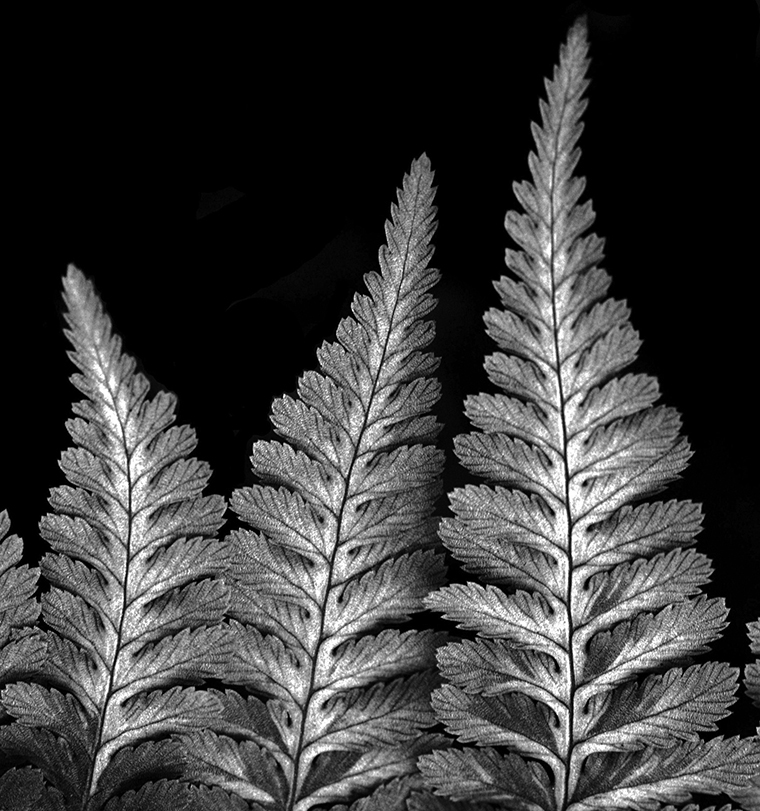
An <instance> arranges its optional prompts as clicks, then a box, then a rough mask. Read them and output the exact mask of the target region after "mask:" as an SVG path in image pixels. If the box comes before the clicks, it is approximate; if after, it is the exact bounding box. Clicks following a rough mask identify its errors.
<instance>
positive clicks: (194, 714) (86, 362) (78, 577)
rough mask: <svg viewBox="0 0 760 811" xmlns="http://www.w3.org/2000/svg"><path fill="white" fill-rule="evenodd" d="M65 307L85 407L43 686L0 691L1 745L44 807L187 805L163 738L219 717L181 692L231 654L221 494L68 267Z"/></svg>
mask: <svg viewBox="0 0 760 811" xmlns="http://www.w3.org/2000/svg"><path fill="white" fill-rule="evenodd" d="M64 301H65V304H66V307H67V312H66V314H65V318H66V322H67V324H68V326H69V329H68V330H66V335H67V337H68V338H69V340H70V341H71V343H72V345H73V347H74V349H73V351H71V352H69V357H70V358H71V360H72V361H73V362H74V364H75V365H76V366H77V367H78V369H79V373H77V374H74V375H73V376H72V378H71V381H72V383H73V384H74V385H75V386H76V388H77V389H79V391H80V392H81V393H82V394H84V395H85V399H84V400H81V401H79V402H76V403H74V406H73V409H74V413H75V414H76V417H75V418H74V419H70V420H68V421H67V423H66V427H67V429H68V431H69V434H70V435H71V437H72V439H73V440H74V443H75V447H73V448H70V449H69V450H67V451H65V452H64V453H63V455H62V457H61V462H60V464H61V468H62V470H63V472H64V474H65V476H66V478H67V479H68V481H69V485H64V486H61V487H56V488H53V489H52V490H51V493H50V504H51V507H52V508H53V510H54V512H53V513H51V514H48V515H46V516H45V517H43V519H42V521H41V522H40V530H41V533H42V536H43V538H45V540H46V541H47V542H48V543H49V544H50V547H51V550H52V551H51V552H48V553H47V554H46V555H45V556H44V557H43V559H42V561H41V569H42V573H43V575H44V577H45V578H46V579H47V580H48V582H49V583H50V584H51V586H52V587H51V588H50V590H49V591H47V592H46V593H45V594H43V596H42V619H43V621H44V623H45V625H46V626H47V628H48V629H49V630H48V631H47V633H46V639H47V643H48V657H47V661H46V664H45V668H44V671H43V678H42V679H41V681H40V683H17V684H11V685H10V686H9V687H7V688H6V689H5V691H4V692H3V695H2V700H3V705H4V707H5V709H6V710H7V711H8V712H9V713H10V715H12V716H13V717H14V718H15V719H17V720H16V722H15V723H13V724H11V725H9V726H6V727H4V728H3V729H2V730H1V731H0V748H1V749H2V751H3V752H4V754H5V756H7V757H13V758H17V759H18V760H19V762H21V761H25V762H31V763H32V764H33V765H34V766H35V767H37V768H38V769H39V770H40V771H41V774H42V775H43V776H44V781H45V784H44V787H43V789H42V795H41V797H40V801H44V802H45V803H49V804H50V805H49V806H48V805H45V807H53V808H64V807H65V808H66V809H67V810H68V811H75V810H76V811H80V810H81V811H96V809H101V808H105V807H106V805H107V804H108V808H109V809H111V808H119V809H126V808H134V809H153V808H155V809H165V808H169V807H174V806H175V805H176V806H178V807H185V804H186V803H187V802H189V801H190V799H192V797H193V795H194V793H196V792H195V790H194V789H192V788H191V787H190V786H188V785H187V784H185V783H181V782H178V781H176V780H167V779H166V778H178V777H180V776H181V774H182V766H183V762H184V756H183V754H182V746H181V744H180V742H179V741H178V740H176V739H172V738H170V735H172V734H175V733H178V732H181V731H184V730H189V729H196V728H202V727H205V726H208V725H209V724H210V722H211V721H212V720H213V719H215V718H216V717H217V716H218V714H219V711H220V706H219V702H218V700H217V699H216V698H214V697H213V696H212V695H210V694H209V693H206V692H202V691H198V690H196V689H195V688H194V687H193V686H189V685H199V684H201V683H202V682H203V680H204V679H205V678H210V677H214V676H218V675H219V670H220V667H221V666H223V664H224V663H225V662H226V661H227V659H228V657H229V644H228V635H227V633H226V630H225V629H224V627H223V626H221V625H220V624H219V623H220V621H221V619H222V617H223V615H224V612H225V610H226V608H227V606H228V602H229V593H228V588H227V586H226V585H225V583H224V582H223V580H221V579H220V578H219V575H220V574H221V573H223V571H224V570H225V568H226V565H227V551H226V545H225V544H224V543H223V542H220V541H218V540H215V539H214V538H213V537H212V536H213V533H215V532H216V531H217V530H218V529H219V528H220V527H221V525H222V523H223V517H222V516H223V513H224V508H225V505H224V500H223V499H222V498H221V497H220V496H203V495H202V490H203V488H204V486H205V485H206V483H207V481H208V478H209V475H210V470H209V468H208V466H207V465H206V464H204V463H201V462H199V461H197V460H196V459H194V458H192V457H190V455H189V454H190V453H191V452H192V451H193V449H194V447H195V445H196V440H195V434H194V432H193V431H192V430H191V429H190V428H188V427H186V426H181V427H176V426H172V423H173V422H174V419H175V417H174V408H175V398H174V396H173V395H170V394H167V393H165V392H159V393H158V394H157V395H156V396H155V397H154V398H153V399H150V400H149V399H147V395H148V389H149V385H148V381H147V380H146V378H145V377H144V376H143V375H142V374H140V373H137V372H136V371H135V361H134V360H133V359H132V358H130V357H129V356H127V355H124V354H122V351H121V341H120V339H119V338H118V337H117V336H115V335H113V334H112V331H111V323H110V320H109V318H108V316H107V315H106V314H105V313H104V311H103V308H102V305H101V303H100V301H99V299H98V297H97V295H96V293H95V291H94V289H93V286H92V284H91V283H90V282H89V281H88V280H87V279H86V278H85V277H84V275H83V274H82V273H81V272H80V271H79V270H77V269H76V268H75V267H73V266H69V269H68V273H67V275H66V277H65V278H64ZM16 771H17V774H18V775H20V779H21V780H22V781H24V782H26V784H27V788H28V790H29V791H30V792H39V791H40V786H41V783H40V780H38V779H37V778H29V777H28V775H29V772H28V770H23V771H22V770H20V769H19V770H16ZM16 788H18V786H17V787H16Z"/></svg>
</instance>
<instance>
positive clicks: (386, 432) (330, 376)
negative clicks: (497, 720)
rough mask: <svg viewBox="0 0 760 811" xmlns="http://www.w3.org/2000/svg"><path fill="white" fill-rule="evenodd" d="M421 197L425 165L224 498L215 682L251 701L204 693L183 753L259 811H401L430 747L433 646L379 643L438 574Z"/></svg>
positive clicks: (403, 635) (434, 275)
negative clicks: (225, 615)
mask: <svg viewBox="0 0 760 811" xmlns="http://www.w3.org/2000/svg"><path fill="white" fill-rule="evenodd" d="M432 181H433V174H432V171H431V169H430V163H429V161H428V159H427V157H426V156H422V157H421V158H419V159H418V160H416V161H415V162H414V163H413V164H412V167H411V171H410V173H409V174H408V175H407V176H406V177H405V178H404V183H403V189H402V190H401V191H400V192H399V197H398V205H397V206H393V208H392V218H391V221H390V222H388V223H387V224H386V236H387V245H386V246H385V247H383V248H382V249H381V250H380V255H379V262H380V272H379V273H378V272H376V271H375V272H371V273H368V274H367V275H366V276H365V282H366V285H367V289H368V291H369V295H357V296H356V297H355V298H354V301H353V304H352V311H353V317H347V318H344V319H343V320H342V321H341V323H340V325H339V327H338V330H337V341H336V342H335V343H325V344H323V345H322V347H321V348H320V349H319V350H318V353H317V354H318V359H319V363H320V367H321V372H311V371H309V372H306V373H305V374H304V375H303V376H302V377H301V378H300V380H299V382H298V390H297V398H296V399H294V398H292V397H290V396H284V397H281V398H279V399H277V400H275V402H274V405H273V408H272V422H273V424H274V428H275V431H276V432H277V434H278V435H279V436H280V437H282V439H283V440H284V441H283V442H280V441H273V440H261V441H257V442H255V443H254V445H253V455H252V456H251V463H252V466H253V472H254V473H255V475H256V476H257V477H258V479H259V480H260V481H261V482H262V483H261V484H256V485H255V486H253V487H250V488H244V489H239V490H236V491H235V492H234V494H233V497H232V507H233V509H234V510H235V512H236V513H237V514H238V515H239V516H240V518H241V519H242V520H243V521H244V522H245V523H246V524H248V525H249V526H250V527H251V529H243V530H240V531H236V532H234V533H233V534H232V537H231V539H230V542H231V545H232V548H233V550H234V552H233V565H232V568H231V570H230V577H231V583H232V593H233V600H232V605H231V608H230V614H231V617H232V618H233V619H232V623H231V627H232V629H233V630H234V632H235V633H236V635H237V641H238V645H237V649H236V654H235V658H234V659H233V661H232V662H231V664H230V669H229V672H228V674H227V681H228V682H229V683H231V684H236V685H242V686H245V687H246V688H247V690H248V694H247V695H246V696H245V697H244V696H242V695H240V694H239V693H238V692H233V691H231V690H229V691H226V692H222V691H218V693H217V694H218V697H219V700H220V701H222V702H223V703H224V708H225V723H224V725H222V726H221V727H219V728H217V732H218V733H223V734H212V733H211V732H208V733H205V734H203V735H198V736H196V737H195V740H194V741H192V742H191V743H189V744H188V749H189V750H192V751H193V752H194V755H193V759H194V770H193V771H192V772H191V774H192V775H193V776H194V777H195V779H197V780H198V781H201V782H204V783H206V784H208V785H214V786H218V787H220V788H222V789H225V790H226V791H229V792H230V794H231V795H232V794H234V795H236V796H239V797H241V798H243V799H244V800H245V801H247V802H248V803H249V807H251V808H254V809H257V810H258V811H261V810H262V809H266V811H270V809H271V811H307V809H309V808H312V807H314V806H317V805H318V806H320V808H321V807H332V805H331V804H335V803H344V802H356V803H360V805H357V806H356V808H357V809H358V808H359V807H361V808H364V807H367V808H375V807H380V806H379V805H377V803H375V802H374V801H372V800H370V796H371V794H372V792H373V791H379V792H381V793H382V795H383V797H384V798H385V799H384V800H383V802H385V803H386V805H384V806H383V807H387V808H389V809H390V808H395V807H399V808H401V807H404V806H403V805H400V803H402V802H405V798H406V796H407V795H408V794H409V792H410V791H411V789H412V788H414V787H415V786H419V784H420V779H419V774H417V773H416V757H417V755H418V754H420V753H421V752H425V751H429V750H430V749H431V748H432V747H433V746H434V745H436V743H437V737H436V736H434V735H431V734H428V733H425V732H423V730H424V728H425V727H428V726H431V725H432V724H433V723H434V718H433V714H432V711H431V709H430V691H431V689H432V687H433V686H434V684H435V683H436V677H435V658H434V652H435V645H436V644H437V642H438V636H439V635H437V634H435V633H433V632H431V631H417V630H414V629H408V630H402V629H399V628H394V627H393V626H394V625H398V624H401V623H404V622H405V621H406V620H408V619H409V618H410V616H411V615H412V614H413V613H415V612H418V611H420V610H421V609H422V608H423V603H422V600H423V598H424V597H425V596H426V594H427V593H428V592H429V591H430V590H431V589H433V588H436V587H437V586H438V585H440V584H441V583H442V582H443V574H444V570H443V564H442V555H441V554H440V553H439V552H438V551H436V546H437V543H438V542H437V535H436V519H434V518H433V517H432V511H433V507H434V502H435V499H436V497H437V496H438V495H439V494H440V492H441V490H442V485H441V470H442V466H443V454H442V451H440V450H438V449H437V448H436V447H435V446H434V441H435V438H436V435H437V433H438V430H439V425H438V424H437V422H436V420H435V418H434V417H433V416H432V415H431V414H430V413H429V411H430V409H431V408H432V406H433V405H434V404H435V402H436V400H437V399H438V397H439V384H438V382H437V380H436V379H435V378H434V377H432V374H433V372H434V371H435V369H436V367H437V365H438V361H437V359H436V358H434V356H433V355H432V353H430V352H426V351H424V348H425V347H426V345H427V344H428V343H429V342H430V341H431V340H432V338H433V334H434V328H433V324H432V322H430V321H426V320H424V319H425V316H426V315H427V314H428V313H430V311H431V310H432V308H433V306H434V304H435V300H434V299H433V297H432V296H431V295H430V294H429V293H428V292H427V291H428V290H429V289H430V288H431V287H432V286H433V285H434V284H435V283H436V282H437V280H438V278H439V272H438V271H437V270H435V269H433V268H431V267H429V261H430V258H431V255H432V248H431V245H430V240H431V237H432V235H433V232H434V230H435V226H434V213H435V209H434V208H433V205H432V202H433V195H434V189H433V186H432ZM394 779H396V780H400V782H398V783H395V784H394V785H395V786H396V788H394V789H393V790H392V792H391V789H390V788H389V785H388V783H389V781H391V780H394ZM391 794H392V796H393V799H391ZM361 803H363V804H361ZM368 803H369V804H368ZM351 807H352V808H353V807H354V806H353V805H352V806H351Z"/></svg>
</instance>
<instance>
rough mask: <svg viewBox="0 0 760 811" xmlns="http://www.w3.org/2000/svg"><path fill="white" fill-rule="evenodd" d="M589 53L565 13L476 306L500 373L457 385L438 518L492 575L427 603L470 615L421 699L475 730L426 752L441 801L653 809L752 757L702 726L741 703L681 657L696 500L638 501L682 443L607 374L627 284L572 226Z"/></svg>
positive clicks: (665, 419) (631, 378)
mask: <svg viewBox="0 0 760 811" xmlns="http://www.w3.org/2000/svg"><path fill="white" fill-rule="evenodd" d="M587 64H588V59H587V44H586V35H585V28H584V26H583V25H582V24H577V25H576V26H575V27H574V28H573V29H572V31H571V32H570V35H569V37H568V41H567V44H566V45H565V46H563V48H562V50H561V54H560V64H559V66H558V67H557V68H556V69H555V71H554V79H553V81H551V82H547V83H546V88H547V94H548V102H544V101H542V102H541V119H542V126H541V127H539V126H537V125H535V124H534V125H533V126H532V131H533V137H534V140H535V144H536V148H537V153H531V155H530V157H529V166H530V172H531V176H532V183H531V182H523V183H516V184H515V185H514V187H513V188H514V192H515V196H516V197H517V199H518V201H519V202H520V204H521V205H522V208H523V213H517V212H512V211H511V212H509V213H508V214H507V216H506V220H505V227H506V230H507V232H508V233H509V235H510V237H511V238H512V239H513V240H514V242H516V243H517V244H518V245H519V246H520V248H521V249H522V250H520V251H517V250H511V249H510V250H507V252H506V264H507V266H508V268H509V270H510V271H512V274H513V276H502V278H501V279H499V281H498V282H496V283H495V287H496V290H497V292H498V293H499V295H500V297H501V302H502V309H500V310H498V309H495V308H494V309H491V310H490V311H489V312H487V313H486V315H485V318H484V321H485V324H486V329H487V332H488V334H489V335H490V337H491V338H492V339H493V340H494V341H495V342H496V343H497V345H498V347H499V350H500V351H498V352H496V353H494V354H493V355H491V356H489V357H488V358H487V359H486V362H485V368H486V370H487V372H488V375H489V378H490V380H491V382H492V383H493V384H495V385H496V386H498V387H499V389H501V391H500V392H499V393H498V394H496V395H491V394H479V395H476V396H470V397H468V398H467V401H466V403H465V413H466V414H467V417H468V418H469V420H470V422H471V423H472V425H473V427H474V428H475V429H476V430H475V431H474V432H473V433H470V434H466V435H462V436H458V437H456V438H455V441H454V447H455V450H456V453H457V456H458V457H459V459H460V461H461V462H462V464H463V465H464V466H465V467H466V468H467V469H468V470H469V471H470V472H471V473H473V474H475V475H477V476H479V477H481V478H482V479H484V480H485V482H486V483H485V484H481V485H479V486H474V485H468V486H467V487H464V488H460V489H457V490H455V491H454V492H453V493H451V494H450V502H451V509H452V512H453V514H454V517H453V518H444V519H443V520H442V522H441V526H440V535H441V538H442V540H443V542H444V544H445V545H446V546H447V547H448V548H449V549H450V550H451V553H452V555H453V556H454V557H455V558H457V559H458V560H460V561H461V562H462V564H463V566H464V568H465V570H467V571H469V572H471V573H473V574H475V575H477V576H478V577H480V578H481V580H482V581H484V585H481V584H479V583H464V584H462V583H456V584H453V585H450V586H446V587H444V588H442V589H440V590H438V591H437V592H436V593H434V594H431V595H430V596H429V597H428V598H427V599H426V601H425V602H426V605H427V606H428V607H429V608H431V609H434V610H436V611H440V612H441V613H442V614H443V615H444V617H446V618H447V619H450V620H452V621H453V622H456V623H457V626H458V627H459V628H463V629H466V630H468V631H472V632H474V634H475V638H474V639H470V640H462V641H460V642H455V643H451V644H448V645H446V646H445V647H443V648H442V649H440V650H439V651H438V653H437V656H438V664H439V669H440V671H441V674H442V675H443V677H444V678H445V679H446V680H447V681H448V683H446V684H444V685H443V686H442V687H440V688H438V689H437V690H436V691H435V692H434V694H433V707H434V709H435V712H436V716H437V718H438V719H439V721H441V722H442V723H443V724H444V726H445V727H446V729H447V730H448V731H449V732H450V733H451V734H452V735H454V736H456V738H457V739H458V740H459V741H460V742H461V743H464V744H467V743H475V744H476V746H475V747H464V749H462V750H461V751H459V750H453V749H451V750H442V751H436V752H433V753H430V754H425V755H423V756H422V757H421V759H420V769H421V771H422V773H423V775H424V776H425V778H426V780H427V781H428V783H429V785H430V786H431V788H434V789H435V790H436V791H437V792H438V793H439V794H442V795H444V796H448V797H450V798H452V799H454V800H479V801H484V802H507V803H509V804H510V807H515V808H518V807H519V808H521V809H530V811H539V810H541V811H570V810H571V809H572V811H581V809H585V811H590V809H599V811H612V809H645V808H646V809H650V808H652V809H653V808H654V807H655V805H657V804H658V803H660V802H668V801H685V800H688V799H689V798H690V792H691V791H700V792H707V793H720V792H726V793H729V792H730V791H732V790H735V789H736V788H738V787H740V786H741V785H743V783H745V782H746V780H747V779H748V777H749V775H750V774H751V772H752V770H753V769H756V768H758V764H760V746H759V745H758V741H756V740H739V739H732V740H723V739H721V738H712V739H710V740H708V741H702V740H701V739H700V738H699V736H698V733H700V732H704V731H714V730H715V729H717V727H716V722H717V721H719V720H720V719H721V718H723V717H724V716H725V715H727V707H728V706H730V705H731V704H732V703H733V702H734V701H735V698H734V694H735V692H736V689H737V683H736V682H737V670H736V669H735V668H731V667H728V666H727V665H723V664H714V663H709V664H707V665H693V662H692V660H693V657H694V656H695V655H697V654H699V653H702V652H704V651H706V650H708V647H707V645H708V643H710V642H711V641H712V640H714V639H716V638H717V637H718V636H719V635H720V633H721V631H722V630H723V629H724V627H725V625H726V615H727V609H726V607H725V604H724V602H723V601H722V600H720V599H708V598H707V597H705V596H704V595H702V594H700V593H699V592H700V589H701V587H702V586H703V585H704V584H705V583H706V582H708V580H709V577H710V573H711V571H712V569H711V566H710V561H709V560H708V559H707V558H706V557H705V556H704V555H702V554H698V553H696V552H694V551H693V550H691V549H685V548H684V547H687V546H689V545H691V544H693V543H694V538H695V536H696V534H697V533H698V532H699V528H700V521H701V514H700V509H699V507H698V506H697V505H694V504H691V503H690V502H675V501H670V502H667V503H663V502H654V503H644V501H643V500H644V499H645V498H647V497H651V496H652V495H654V494H657V493H659V492H660V491H661V490H662V489H663V488H664V487H665V486H666V485H667V484H668V483H669V482H671V481H672V480H673V479H675V478H677V477H678V474H679V473H680V472H681V471H682V470H683V469H684V468H685V466H686V464H687V461H688V459H689V456H690V451H689V448H688V444H687V442H686V440H685V439H684V438H682V437H681V436H680V434H679V431H680V417H679V415H678V413H677V412H676V411H674V410H673V409H669V408H666V407H662V406H655V405H654V403H655V402H656V400H657V399H658V397H659V393H658V388H657V383H656V381H655V380H654V379H653V378H650V377H648V376H646V375H640V374H633V375H632V374H628V375H626V376H624V377H617V375H618V374H619V373H620V372H621V370H623V369H625V368H626V367H627V366H628V365H629V364H630V363H631V362H632V361H633V360H634V359H635V357H636V353H637V352H638V348H639V343H640V342H639V338H638V335H637V334H636V332H635V331H634V330H633V328H632V327H631V325H630V322H629V320H628V316H629V312H628V307H627V306H626V304H625V302H621V301H614V300H612V299H607V298H605V295H606V292H607V289H608V287H609V284H610V278H609V276H608V275H607V273H606V272H605V271H604V270H602V269H601V268H600V267H599V263H600V262H601V260H602V258H603V252H602V249H603V242H602V240H601V239H599V238H598V237H596V236H595V235H593V234H591V235H588V236H583V234H584V232H585V231H586V230H587V229H588V228H589V227H590V226H591V224H592V222H593V219H594V214H593V210H592V207H591V203H590V202H586V203H583V204H580V205H579V204H578V200H579V198H580V196H581V194H582V192H583V189H584V181H583V179H579V178H575V177H573V176H572V172H573V169H574V168H575V166H576V164H577V162H578V159H579V156H580V152H579V150H578V149H577V148H576V143H577V141H578V138H579V136H580V134H581V130H582V124H581V121H580V117H581V114H582V113H583V110H584V109H585V106H586V101H585V100H584V99H583V98H582V96H583V93H584V91H585V89H586V87H587V85H588V82H587V80H586V78H585V71H586V67H587ZM504 749H506V750H507V751H506V753H504V752H503V751H502V750H504Z"/></svg>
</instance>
